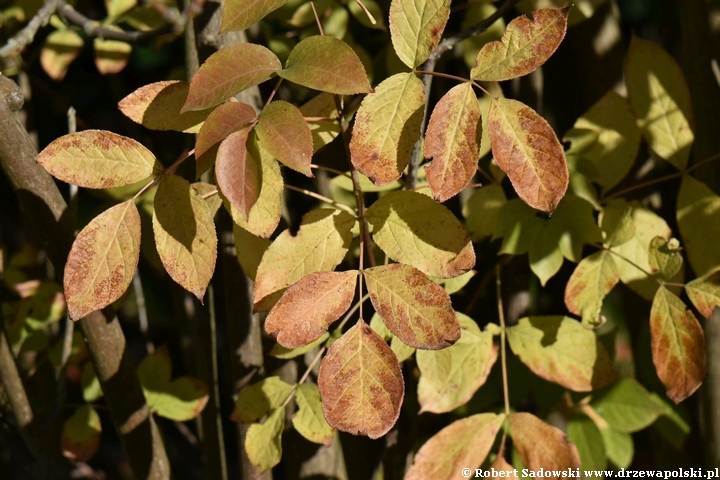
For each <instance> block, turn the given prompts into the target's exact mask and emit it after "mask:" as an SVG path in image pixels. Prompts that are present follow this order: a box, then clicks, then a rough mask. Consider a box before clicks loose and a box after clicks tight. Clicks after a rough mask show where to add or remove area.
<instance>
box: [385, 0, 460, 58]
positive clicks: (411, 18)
mask: <svg viewBox="0 0 720 480" xmlns="http://www.w3.org/2000/svg"><path fill="white" fill-rule="evenodd" d="M449 17H450V0H392V2H391V3H390V38H391V39H392V44H393V48H394V49H395V53H397V56H398V57H400V60H402V61H403V63H404V64H405V65H407V66H408V67H410V68H415V67H417V66H418V65H420V64H421V63H423V62H424V61H425V60H427V59H428V57H429V56H430V54H431V53H432V51H433V50H435V47H437V46H438V43H440V38H441V36H442V33H443V30H445V24H446V23H447V21H448V18H449Z"/></svg>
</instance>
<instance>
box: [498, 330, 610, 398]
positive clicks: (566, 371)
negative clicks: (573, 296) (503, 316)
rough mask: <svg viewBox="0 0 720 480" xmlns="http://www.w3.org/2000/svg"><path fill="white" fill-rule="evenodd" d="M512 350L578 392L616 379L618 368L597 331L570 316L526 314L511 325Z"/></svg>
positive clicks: (552, 379)
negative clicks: (530, 315)
mask: <svg viewBox="0 0 720 480" xmlns="http://www.w3.org/2000/svg"><path fill="white" fill-rule="evenodd" d="M507 337H508V342H509V344H510V348H512V351H513V352H514V353H515V354H516V355H517V356H518V357H519V358H520V360H521V361H522V362H523V363H524V364H525V365H527V366H528V367H529V368H530V370H532V371H533V373H535V374H536V375H537V376H539V377H541V378H544V379H545V380H548V381H550V382H555V383H557V384H559V385H562V386H563V387H566V388H568V389H570V390H574V391H576V392H589V391H591V390H593V389H595V388H599V387H602V386H605V385H607V384H608V383H610V382H612V381H613V380H614V377H615V372H613V369H612V363H611V361H610V358H609V357H608V355H607V352H606V351H605V348H604V347H603V345H602V344H601V343H600V342H599V341H598V339H597V337H596V336H595V333H594V332H593V331H592V330H588V329H586V328H585V327H583V326H582V325H581V324H580V323H579V322H577V321H576V320H573V319H571V318H568V317H561V316H552V317H526V318H521V319H520V320H519V321H518V323H517V325H514V326H512V327H510V328H508V329H507Z"/></svg>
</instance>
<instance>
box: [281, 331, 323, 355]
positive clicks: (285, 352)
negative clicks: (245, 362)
mask: <svg viewBox="0 0 720 480" xmlns="http://www.w3.org/2000/svg"><path fill="white" fill-rule="evenodd" d="M328 338H330V334H329V333H327V332H325V333H324V334H322V335H321V336H320V338H318V339H317V340H315V341H314V342H313V343H311V344H310V345H305V346H304V347H300V348H293V349H289V348H285V347H283V346H282V345H280V344H279V343H276V344H275V345H273V347H272V349H271V350H270V352H269V355H270V356H272V357H275V358H280V359H282V360H289V359H291V358H295V357H299V356H300V355H304V354H306V353H307V352H309V351H310V350H312V349H313V348H317V347H319V346H320V345H322V344H323V343H325V342H326V341H327V339H328Z"/></svg>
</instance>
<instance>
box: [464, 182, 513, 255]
mask: <svg viewBox="0 0 720 480" xmlns="http://www.w3.org/2000/svg"><path fill="white" fill-rule="evenodd" d="M505 202H507V199H506V198H505V192H503V189H502V187H501V186H500V185H498V184H496V183H492V184H490V185H485V186H483V187H481V188H478V189H477V190H475V192H474V193H473V194H472V196H471V197H470V198H469V199H468V201H467V203H465V206H464V207H463V216H464V217H465V219H466V220H467V222H466V223H465V225H466V227H467V229H468V232H470V238H472V240H473V242H477V241H478V240H480V239H482V238H485V237H489V236H491V235H493V234H494V233H495V229H496V226H497V219H498V215H499V213H500V209H501V208H502V206H503V205H505Z"/></svg>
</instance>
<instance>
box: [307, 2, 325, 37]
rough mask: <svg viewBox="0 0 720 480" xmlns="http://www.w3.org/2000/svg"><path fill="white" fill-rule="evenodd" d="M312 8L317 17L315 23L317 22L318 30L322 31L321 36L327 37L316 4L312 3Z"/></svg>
mask: <svg viewBox="0 0 720 480" xmlns="http://www.w3.org/2000/svg"><path fill="white" fill-rule="evenodd" d="M310 6H311V7H312V11H313V15H315V21H316V22H317V26H318V30H320V35H325V32H323V28H322V23H320V17H318V13H317V10H315V2H310Z"/></svg>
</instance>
